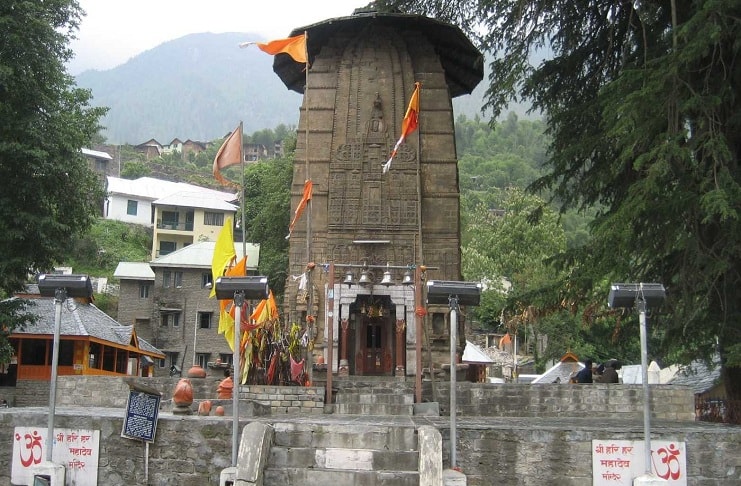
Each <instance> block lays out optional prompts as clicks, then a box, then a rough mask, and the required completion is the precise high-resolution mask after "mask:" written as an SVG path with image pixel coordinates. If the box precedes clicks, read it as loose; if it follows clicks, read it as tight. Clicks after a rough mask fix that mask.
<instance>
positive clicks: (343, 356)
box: [337, 318, 350, 376]
mask: <svg viewBox="0 0 741 486" xmlns="http://www.w3.org/2000/svg"><path fill="white" fill-rule="evenodd" d="M340 326H341V328H342V335H341V338H340V339H341V345H340V349H341V350H342V353H340V366H339V368H338V370H337V374H338V375H339V376H347V375H349V374H350V366H349V363H348V361H347V334H348V332H349V328H350V321H348V320H347V318H344V319H342V322H341V323H340Z"/></svg>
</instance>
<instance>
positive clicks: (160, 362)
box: [157, 358, 167, 368]
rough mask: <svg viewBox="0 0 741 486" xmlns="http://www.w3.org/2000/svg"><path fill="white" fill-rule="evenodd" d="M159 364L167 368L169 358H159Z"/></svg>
mask: <svg viewBox="0 0 741 486" xmlns="http://www.w3.org/2000/svg"><path fill="white" fill-rule="evenodd" d="M157 366H159V367H160V368H165V367H166V366H167V360H166V359H165V358H160V359H158V360H157Z"/></svg>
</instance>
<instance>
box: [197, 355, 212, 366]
mask: <svg viewBox="0 0 741 486" xmlns="http://www.w3.org/2000/svg"><path fill="white" fill-rule="evenodd" d="M210 357H211V354H210V353H196V364H198V366H200V367H201V368H203V369H204V370H205V369H206V366H208V358H210Z"/></svg>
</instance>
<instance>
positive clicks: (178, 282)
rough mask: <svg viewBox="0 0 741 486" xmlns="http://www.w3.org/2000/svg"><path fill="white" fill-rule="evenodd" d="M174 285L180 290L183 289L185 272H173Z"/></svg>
mask: <svg viewBox="0 0 741 486" xmlns="http://www.w3.org/2000/svg"><path fill="white" fill-rule="evenodd" d="M172 276H173V283H174V284H175V288H176V289H179V288H182V287H183V272H172Z"/></svg>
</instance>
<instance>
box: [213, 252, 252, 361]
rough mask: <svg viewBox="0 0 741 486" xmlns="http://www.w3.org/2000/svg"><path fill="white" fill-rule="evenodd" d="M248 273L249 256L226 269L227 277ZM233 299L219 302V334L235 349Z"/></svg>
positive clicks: (241, 275)
mask: <svg viewBox="0 0 741 486" xmlns="http://www.w3.org/2000/svg"><path fill="white" fill-rule="evenodd" d="M245 275H247V257H246V256H244V257H242V259H241V260H239V261H238V262H237V264H236V265H234V266H233V267H231V268H229V269H227V270H226V273H225V274H224V276H226V277H243V276H245ZM233 307H234V301H233V300H222V301H221V302H220V303H219V310H220V311H219V334H223V335H224V339H226V342H227V344H228V345H229V347H230V348H231V349H232V351H234V318H233V317H232V310H233Z"/></svg>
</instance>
